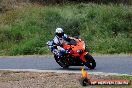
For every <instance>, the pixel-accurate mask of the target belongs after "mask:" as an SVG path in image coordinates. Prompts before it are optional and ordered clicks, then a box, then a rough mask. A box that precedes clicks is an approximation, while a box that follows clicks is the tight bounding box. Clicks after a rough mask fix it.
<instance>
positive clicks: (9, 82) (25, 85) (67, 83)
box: [0, 71, 115, 88]
mask: <svg viewBox="0 0 132 88" xmlns="http://www.w3.org/2000/svg"><path fill="white" fill-rule="evenodd" d="M80 78H81V74H74V73H35V72H33V73H31V72H8V71H4V72H0V88H80V87H82V86H81V85H80V83H79V79H80ZM89 78H90V79H115V77H114V76H108V75H107V76H103V75H102V76H99V75H89Z"/></svg>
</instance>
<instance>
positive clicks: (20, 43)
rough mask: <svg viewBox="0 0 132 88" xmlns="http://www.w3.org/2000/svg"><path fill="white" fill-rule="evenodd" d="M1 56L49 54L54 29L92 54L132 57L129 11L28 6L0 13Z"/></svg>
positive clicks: (82, 6) (127, 8)
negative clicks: (77, 37) (79, 40)
mask: <svg viewBox="0 0 132 88" xmlns="http://www.w3.org/2000/svg"><path fill="white" fill-rule="evenodd" d="M0 19H1V20H0V55H32V54H48V53H50V51H49V50H48V48H47V46H46V42H47V41H48V40H52V39H53V37H54V31H55V29H56V28H57V27H62V28H63V29H64V30H65V33H67V34H68V35H70V36H75V35H77V32H80V37H81V38H82V39H83V40H85V41H86V44H87V46H88V47H89V48H90V49H91V52H96V53H101V54H115V53H117V54H119V53H132V7H131V6H125V5H112V4H110V5H97V4H92V3H89V4H84V3H80V4H66V5H63V6H60V5H54V6H51V5H49V6H40V5H29V6H25V7H21V8H15V9H13V10H9V11H6V12H4V13H0Z"/></svg>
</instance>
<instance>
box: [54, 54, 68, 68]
mask: <svg viewBox="0 0 132 88" xmlns="http://www.w3.org/2000/svg"><path fill="white" fill-rule="evenodd" d="M54 58H55V60H56V62H57V63H58V64H59V65H60V66H61V67H63V68H64V69H68V68H69V65H68V64H67V62H66V61H65V60H64V58H61V57H59V58H58V56H56V55H54Z"/></svg>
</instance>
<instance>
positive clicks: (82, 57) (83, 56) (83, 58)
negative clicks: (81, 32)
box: [80, 52, 88, 63]
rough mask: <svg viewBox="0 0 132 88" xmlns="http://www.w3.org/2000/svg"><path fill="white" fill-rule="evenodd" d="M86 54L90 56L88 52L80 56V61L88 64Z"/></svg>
mask: <svg viewBox="0 0 132 88" xmlns="http://www.w3.org/2000/svg"><path fill="white" fill-rule="evenodd" d="M86 54H88V52H84V53H83V54H82V55H81V56H80V59H81V60H82V61H83V62H84V63H86V62H87V60H86V58H85V55H86Z"/></svg>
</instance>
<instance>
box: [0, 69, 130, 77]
mask: <svg viewBox="0 0 132 88" xmlns="http://www.w3.org/2000/svg"><path fill="white" fill-rule="evenodd" d="M0 71H19V72H55V73H79V74H81V70H80V71H67V70H37V69H0ZM88 73H89V74H93V75H105V76H107V75H117V76H122V75H127V76H132V75H128V74H120V73H105V72H88Z"/></svg>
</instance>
